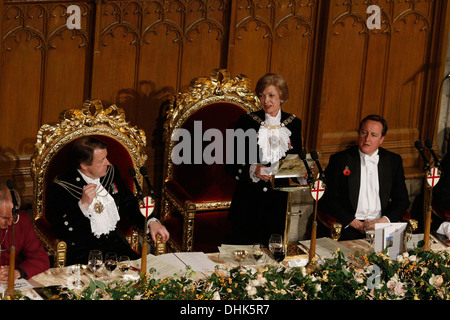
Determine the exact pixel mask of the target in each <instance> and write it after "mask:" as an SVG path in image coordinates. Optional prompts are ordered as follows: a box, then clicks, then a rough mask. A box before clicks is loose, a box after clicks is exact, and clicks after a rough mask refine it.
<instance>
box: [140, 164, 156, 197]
mask: <svg viewBox="0 0 450 320" xmlns="http://www.w3.org/2000/svg"><path fill="white" fill-rule="evenodd" d="M139 172H140V173H141V174H142V176H143V177H144V179H145V182H146V183H147V187H148V191H149V193H150V196H151V197H152V198H153V194H154V192H153V188H152V184H151V183H150V180H149V179H148V172H147V167H141V168H140V169H139Z"/></svg>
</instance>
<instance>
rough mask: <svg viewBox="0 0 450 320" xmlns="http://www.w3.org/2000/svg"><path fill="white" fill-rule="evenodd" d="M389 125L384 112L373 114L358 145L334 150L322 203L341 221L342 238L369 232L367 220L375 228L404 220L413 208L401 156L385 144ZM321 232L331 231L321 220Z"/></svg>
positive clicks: (361, 128) (365, 121)
mask: <svg viewBox="0 0 450 320" xmlns="http://www.w3.org/2000/svg"><path fill="white" fill-rule="evenodd" d="M387 130H388V125H387V122H386V120H385V119H384V118H383V117H381V116H379V115H369V116H367V117H365V118H364V119H363V120H362V121H361V122H360V126H359V130H358V145H357V146H354V147H350V148H349V149H347V150H344V151H341V152H338V153H336V154H334V155H331V156H330V160H329V163H328V165H327V167H326V169H325V177H326V191H325V193H324V195H323V196H322V198H321V199H320V200H319V203H318V209H319V211H323V212H326V213H328V214H331V215H332V216H334V217H335V218H336V220H337V222H338V223H340V224H342V233H341V237H340V239H341V240H351V239H358V238H362V237H365V227H364V223H365V222H366V223H370V226H369V228H370V229H374V225H375V223H386V222H399V221H401V220H402V216H403V215H404V214H405V213H406V212H407V210H408V207H409V197H408V191H407V188H406V184H405V176H404V170H403V161H402V158H401V156H400V155H398V154H395V153H393V152H390V151H388V150H386V149H384V148H382V147H381V144H382V143H383V141H384V138H385V136H386V133H387ZM317 232H318V235H321V236H330V233H329V231H328V229H326V227H325V226H324V225H323V224H322V223H319V224H318V231H317Z"/></svg>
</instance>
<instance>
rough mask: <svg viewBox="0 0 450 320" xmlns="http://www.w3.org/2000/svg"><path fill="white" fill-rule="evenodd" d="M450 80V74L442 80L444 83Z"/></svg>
mask: <svg viewBox="0 0 450 320" xmlns="http://www.w3.org/2000/svg"><path fill="white" fill-rule="evenodd" d="M448 78H450V73H449V74H448V75H446V76H445V77H444V79H442V82H444V81H445V80H447V79H448Z"/></svg>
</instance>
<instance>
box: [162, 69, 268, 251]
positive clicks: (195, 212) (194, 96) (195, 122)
mask: <svg viewBox="0 0 450 320" xmlns="http://www.w3.org/2000/svg"><path fill="white" fill-rule="evenodd" d="M259 104H260V102H259V100H258V99H257V97H256V96H255V95H254V94H253V93H252V91H251V88H250V81H249V79H248V78H246V77H245V76H243V75H239V76H236V77H235V78H233V79H231V78H230V74H229V72H228V71H227V70H224V69H216V70H213V71H212V73H211V77H210V78H197V79H194V81H193V82H192V85H191V87H190V88H189V90H187V91H185V92H180V93H178V94H177V95H176V96H175V97H174V98H173V99H172V100H171V101H170V104H169V107H168V110H167V117H166V121H165V123H164V142H165V155H164V162H165V163H164V181H163V187H162V193H161V195H162V207H163V208H162V222H163V224H164V225H165V226H166V228H167V229H168V230H169V232H170V240H169V241H168V243H167V245H168V248H167V249H168V250H170V251H202V252H216V251H217V250H218V248H217V246H219V245H220V244H222V243H224V241H226V239H227V236H228V235H229V233H230V231H231V225H230V222H229V221H228V217H227V216H228V208H229V206H230V204H231V199H232V195H233V192H234V189H235V181H234V179H233V178H232V177H231V176H229V175H228V174H227V173H226V171H225V164H222V163H218V162H219V161H213V162H212V163H211V164H208V163H207V162H205V161H204V160H205V159H204V158H203V150H204V148H205V146H208V145H209V144H210V143H211V142H205V141H203V134H204V133H205V132H206V131H207V130H208V129H217V130H220V132H221V134H222V137H224V138H223V139H222V140H223V141H222V142H223V144H221V145H220V146H221V147H223V148H222V151H223V159H226V146H225V143H226V139H225V136H226V130H227V129H233V128H234V126H235V124H236V122H237V120H238V118H239V117H240V116H241V115H243V114H245V113H247V112H250V111H256V110H258V109H259ZM199 128H200V129H199ZM178 130H187V131H186V132H189V135H190V136H191V137H192V138H191V142H192V143H191V146H190V148H191V149H190V150H185V151H187V153H190V154H191V158H192V162H191V163H192V164H190V163H186V162H187V161H186V162H184V161H179V160H176V159H174V157H173V156H172V151H173V150H174V147H175V146H176V145H177V141H175V140H176V139H174V136H175V135H176V133H177V132H179V131H178ZM199 134H200V135H201V137H200V136H198V135H199ZM195 135H197V136H195ZM196 139H197V140H196ZM198 139H200V145H194V144H196V143H197V142H198ZM202 141H203V142H202ZM215 142H217V141H215ZM180 143H181V141H180ZM199 153H200V154H199ZM194 157H200V158H201V159H200V160H201V162H200V163H195V164H194V162H195V161H194V160H195V159H194ZM174 160H176V161H174ZM178 162H181V163H178ZM223 162H224V163H225V160H224V161H223Z"/></svg>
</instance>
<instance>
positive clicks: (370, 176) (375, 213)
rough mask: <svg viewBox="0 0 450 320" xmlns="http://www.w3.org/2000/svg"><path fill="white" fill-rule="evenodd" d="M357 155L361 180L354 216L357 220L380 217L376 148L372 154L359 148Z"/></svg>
mask: <svg viewBox="0 0 450 320" xmlns="http://www.w3.org/2000/svg"><path fill="white" fill-rule="evenodd" d="M359 155H360V159H361V180H360V188H359V197H358V207H357V209H356V214H355V218H356V219H358V220H366V219H379V218H380V217H381V201H380V184H379V181H378V158H379V156H378V150H376V151H375V152H374V153H373V154H372V156H368V155H367V154H364V153H363V152H361V151H360V150H359Z"/></svg>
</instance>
